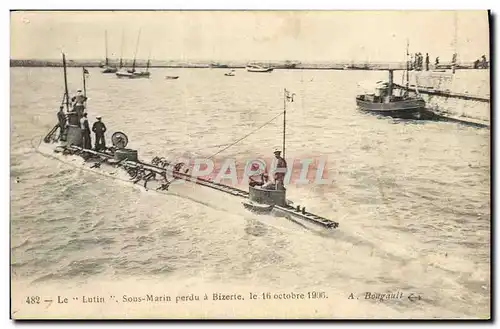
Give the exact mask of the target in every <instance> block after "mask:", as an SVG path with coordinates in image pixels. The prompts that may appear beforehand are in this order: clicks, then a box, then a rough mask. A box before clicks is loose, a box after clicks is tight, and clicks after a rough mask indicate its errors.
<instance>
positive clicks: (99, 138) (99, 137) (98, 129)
mask: <svg viewBox="0 0 500 329" xmlns="http://www.w3.org/2000/svg"><path fill="white" fill-rule="evenodd" d="M96 118H97V121H96V122H94V125H93V126H92V131H93V132H94V133H95V150H96V151H99V150H103V149H105V148H106V140H105V138H104V133H105V132H106V125H105V124H104V123H103V122H102V121H101V119H102V118H101V116H97V117H96Z"/></svg>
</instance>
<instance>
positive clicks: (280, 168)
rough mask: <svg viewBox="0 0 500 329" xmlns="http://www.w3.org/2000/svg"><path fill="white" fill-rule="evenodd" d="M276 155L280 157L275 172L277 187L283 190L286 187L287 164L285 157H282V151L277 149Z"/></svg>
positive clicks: (277, 157)
mask: <svg viewBox="0 0 500 329" xmlns="http://www.w3.org/2000/svg"><path fill="white" fill-rule="evenodd" d="M274 156H275V157H276V159H278V164H277V165H276V172H275V173H274V182H275V183H276V189H277V190H281V189H284V188H285V184H284V180H285V175H286V170H287V169H286V168H287V164H286V161H285V159H283V158H282V157H281V151H280V150H275V151H274Z"/></svg>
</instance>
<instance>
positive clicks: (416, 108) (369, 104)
mask: <svg viewBox="0 0 500 329" xmlns="http://www.w3.org/2000/svg"><path fill="white" fill-rule="evenodd" d="M408 46H409V45H408V44H407V49H406V54H407V60H406V70H405V72H406V87H404V86H401V85H397V84H395V83H394V82H393V80H394V78H393V77H394V70H389V81H388V82H383V81H378V82H377V83H376V86H375V93H367V94H362V95H357V96H356V105H357V106H358V108H359V109H361V110H363V111H367V112H372V113H376V114H381V115H387V116H391V117H397V118H404V119H412V118H420V117H421V113H422V111H423V110H425V101H424V99H423V98H422V97H421V96H420V94H419V93H418V89H417V88H415V90H416V93H415V95H413V94H411V93H410V90H409V83H410V81H409V80H410V77H409V71H410V61H409V59H408V56H409V53H408ZM394 90H398V91H399V93H395V92H394Z"/></svg>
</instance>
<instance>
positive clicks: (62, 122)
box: [57, 106, 66, 140]
mask: <svg viewBox="0 0 500 329" xmlns="http://www.w3.org/2000/svg"><path fill="white" fill-rule="evenodd" d="M57 121H58V122H59V140H63V139H62V137H63V135H64V130H65V129H66V114H64V106H61V107H60V108H59V112H57Z"/></svg>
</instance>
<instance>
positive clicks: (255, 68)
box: [246, 64, 274, 73]
mask: <svg viewBox="0 0 500 329" xmlns="http://www.w3.org/2000/svg"><path fill="white" fill-rule="evenodd" d="M246 69H247V71H248V72H259V73H264V72H272V71H273V70H274V68H272V67H265V66H262V65H258V64H248V65H247V67H246Z"/></svg>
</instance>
